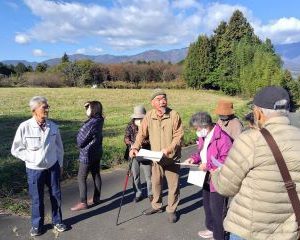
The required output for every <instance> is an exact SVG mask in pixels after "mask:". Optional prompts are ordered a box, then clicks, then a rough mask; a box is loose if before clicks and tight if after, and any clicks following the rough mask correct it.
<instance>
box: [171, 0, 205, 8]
mask: <svg viewBox="0 0 300 240" xmlns="http://www.w3.org/2000/svg"><path fill="white" fill-rule="evenodd" d="M172 4H173V7H175V8H179V9H188V8H199V9H200V8H201V7H202V5H201V4H200V3H199V2H197V1H195V0H175V1H173V3H172Z"/></svg>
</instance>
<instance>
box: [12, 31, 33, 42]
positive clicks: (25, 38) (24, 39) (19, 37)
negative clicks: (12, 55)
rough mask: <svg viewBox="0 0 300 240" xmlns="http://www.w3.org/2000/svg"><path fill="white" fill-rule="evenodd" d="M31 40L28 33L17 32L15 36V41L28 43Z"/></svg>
mask: <svg viewBox="0 0 300 240" xmlns="http://www.w3.org/2000/svg"><path fill="white" fill-rule="evenodd" d="M29 41H30V37H29V36H28V35H27V34H23V33H17V34H16V36H15V42H16V43H19V44H27V43H29Z"/></svg>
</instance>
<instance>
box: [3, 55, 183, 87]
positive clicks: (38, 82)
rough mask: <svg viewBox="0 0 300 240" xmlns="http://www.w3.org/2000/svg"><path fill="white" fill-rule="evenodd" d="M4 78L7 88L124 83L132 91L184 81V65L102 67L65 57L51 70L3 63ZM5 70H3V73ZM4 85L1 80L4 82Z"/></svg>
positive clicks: (45, 67) (127, 64)
mask: <svg viewBox="0 0 300 240" xmlns="http://www.w3.org/2000/svg"><path fill="white" fill-rule="evenodd" d="M0 64H1V65H0V74H2V76H3V77H4V76H7V77H8V76H9V77H8V78H5V79H4V78H2V86H3V85H4V84H3V82H4V81H5V83H6V84H7V86H43V87H62V86H69V87H84V86H93V85H98V86H99V85H104V86H109V84H108V83H111V82H124V83H125V84H127V85H128V86H131V87H139V85H140V84H141V83H143V82H157V83H158V82H171V81H176V80H178V79H179V78H180V76H181V72H182V67H183V66H182V64H171V63H165V62H146V61H141V60H138V61H137V62H134V63H133V62H127V63H119V64H101V63H95V62H93V61H91V60H79V61H70V60H69V57H68V55H67V54H66V53H65V54H64V55H63V56H62V58H61V61H60V63H59V64H58V65H55V66H52V67H49V66H48V65H47V64H46V63H39V64H38V65H37V66H36V68H35V69H34V70H33V69H32V67H30V66H29V67H26V66H25V65H24V64H23V63H18V64H17V65H16V66H15V67H14V66H12V65H11V66H6V65H4V64H2V63H0ZM2 69H3V70H2ZM0 85H1V80H0Z"/></svg>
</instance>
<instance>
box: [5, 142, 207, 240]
mask: <svg viewBox="0 0 300 240" xmlns="http://www.w3.org/2000/svg"><path fill="white" fill-rule="evenodd" d="M193 151H195V146H193V147H188V148H185V149H184V150H183V156H182V161H183V160H184V159H186V158H187V156H189V155H190V154H191V153H192V152H193ZM188 170H189V168H181V181H180V185H181V192H180V203H179V207H178V209H177V214H178V216H179V219H178V221H177V222H176V223H169V222H168V220H167V213H166V212H163V213H157V214H154V215H151V216H145V215H143V214H142V212H143V211H144V210H145V209H148V208H150V207H151V205H150V202H149V200H148V199H147V198H145V199H144V200H143V201H141V202H138V203H135V202H133V200H134V193H133V189H132V180H131V179H130V181H129V183H128V187H127V190H126V192H125V197H124V200H123V206H122V209H121V213H120V218H119V221H118V225H116V219H117V214H118V209H119V205H120V200H121V197H122V190H123V185H124V181H125V177H126V169H114V170H112V171H109V172H103V173H101V176H102V193H101V198H102V200H103V202H102V203H101V204H100V205H98V206H95V207H92V208H89V209H88V210H85V211H80V212H71V211H70V208H71V207H72V206H73V205H74V204H75V203H77V202H78V198H79V193H78V186H77V182H76V179H74V180H71V181H69V182H68V183H64V184H63V185H62V198H63V199H62V201H63V202H62V212H63V218H64V223H66V224H67V225H68V226H70V228H69V230H68V231H66V232H63V233H59V234H57V233H55V232H54V231H53V229H52V228H51V224H50V223H51V214H50V210H51V208H50V206H49V200H48V199H49V197H48V193H47V192H45V201H46V207H45V209H46V220H45V225H46V230H45V232H44V234H43V235H41V236H38V237H34V238H32V237H30V235H29V230H30V227H31V226H30V218H29V217H19V216H13V215H0V239H3V240H10V239H47V240H48V239H72V240H76V239H84V240H90V239H93V240H95V239H96V240H119V239H130V240H143V239H145V240H148V239H153V240H159V239H166V240H167V239H172V240H191V239H199V237H198V236H197V231H199V230H200V229H203V228H204V212H203V207H202V195H201V189H200V188H199V187H197V186H194V185H190V184H188V183H187V175H188ZM142 175H143V174H142ZM88 183H89V188H88V189H89V190H90V195H91V192H92V191H91V190H92V185H91V184H92V181H91V178H89V180H88ZM143 187H144V191H145V193H146V185H145V184H143ZM163 196H164V197H163V202H164V204H166V203H167V190H166V184H165V190H164V191H163Z"/></svg>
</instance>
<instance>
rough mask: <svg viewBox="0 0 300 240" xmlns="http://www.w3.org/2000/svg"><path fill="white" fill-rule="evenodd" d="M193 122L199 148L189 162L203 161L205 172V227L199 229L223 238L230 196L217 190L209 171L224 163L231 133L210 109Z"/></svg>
mask: <svg viewBox="0 0 300 240" xmlns="http://www.w3.org/2000/svg"><path fill="white" fill-rule="evenodd" d="M190 126H191V127H193V128H194V129H195V130H196V135H197V137H198V141H197V145H198V151H197V152H196V153H194V154H193V155H192V156H191V157H190V158H188V159H187V160H185V162H186V163H192V164H200V165H199V168H200V170H201V171H205V172H206V176H205V180H204V183H203V188H202V196H203V207H204V212H205V225H206V230H203V231H199V232H198V236H199V237H201V238H209V239H211V238H213V239H215V240H223V239H224V237H225V232H224V227H223V220H224V217H225V214H224V213H225V212H226V208H227V202H228V198H227V197H224V196H222V195H220V194H219V193H217V192H216V190H215V188H214V185H213V183H212V182H211V181H210V172H209V171H211V170H215V169H217V168H218V167H220V166H222V164H224V162H225V160H226V157H227V155H228V152H229V150H230V148H231V146H232V141H231V137H230V136H229V135H228V134H227V133H226V132H225V131H224V130H222V128H221V126H219V125H218V124H214V123H213V122H212V119H211V116H210V115H209V114H208V113H207V112H198V113H196V114H194V115H193V116H192V118H191V120H190Z"/></svg>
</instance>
